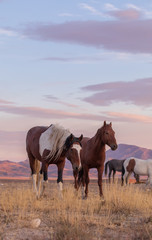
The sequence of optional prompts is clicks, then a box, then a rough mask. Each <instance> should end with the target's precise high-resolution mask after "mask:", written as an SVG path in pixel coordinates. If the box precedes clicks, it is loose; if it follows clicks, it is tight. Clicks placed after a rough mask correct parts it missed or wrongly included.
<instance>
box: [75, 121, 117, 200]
mask: <svg viewBox="0 0 152 240" xmlns="http://www.w3.org/2000/svg"><path fill="white" fill-rule="evenodd" d="M81 143H82V150H81V164H82V170H80V173H79V177H78V184H79V185H80V184H81V183H82V185H83V189H82V190H83V191H82V197H83V198H87V196H88V184H89V169H90V168H97V171H98V186H99V193H100V196H101V197H103V192H102V175H103V170H104V162H105V151H106V149H105V145H106V144H107V145H108V146H109V147H110V148H111V149H112V150H116V149H117V142H116V139H115V132H114V131H113V129H112V123H110V124H106V121H104V124H103V126H102V127H101V128H99V129H98V130H97V132H96V134H95V136H94V137H92V138H86V137H85V138H83V140H82V141H81Z"/></svg>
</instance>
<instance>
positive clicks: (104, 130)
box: [99, 121, 118, 150]
mask: <svg viewBox="0 0 152 240" xmlns="http://www.w3.org/2000/svg"><path fill="white" fill-rule="evenodd" d="M99 130H100V131H101V138H102V142H103V144H107V145H108V146H109V147H110V148H111V150H116V149H117V147H118V145H117V142H116V138H115V132H114V130H113V129H112V123H110V124H107V123H106V121H104V124H103V126H102V127H101V128H100V129H99Z"/></svg>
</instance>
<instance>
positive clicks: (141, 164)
mask: <svg viewBox="0 0 152 240" xmlns="http://www.w3.org/2000/svg"><path fill="white" fill-rule="evenodd" d="M123 165H124V175H123V182H122V184H123V183H125V184H127V183H128V180H129V176H130V175H131V173H134V174H138V175H141V176H148V181H147V183H148V182H149V183H150V185H152V159H147V160H142V159H139V158H134V157H130V158H127V159H126V160H125V161H124V164H123Z"/></svg>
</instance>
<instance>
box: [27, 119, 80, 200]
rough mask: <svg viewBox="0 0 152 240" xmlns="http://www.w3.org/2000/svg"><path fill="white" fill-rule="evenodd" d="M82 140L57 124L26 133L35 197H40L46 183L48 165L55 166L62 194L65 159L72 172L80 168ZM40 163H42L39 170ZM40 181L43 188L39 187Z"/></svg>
mask: <svg viewBox="0 0 152 240" xmlns="http://www.w3.org/2000/svg"><path fill="white" fill-rule="evenodd" d="M82 138H83V135H81V136H80V137H79V138H77V137H75V136H74V135H73V134H72V133H70V132H69V130H67V129H64V128H63V127H61V126H59V125H58V124H52V125H50V126H49V127H44V126H37V127H33V128H31V129H30V130H29V131H28V133H27V137H26V150H27V155H28V158H29V163H30V168H31V173H32V180H33V188H34V191H35V193H36V195H37V197H40V195H41V194H42V192H43V191H44V189H45V186H46V183H47V182H48V166H49V165H50V164H56V165H57V168H58V178H57V183H58V184H59V190H60V193H62V185H63V179H62V174H63V168H64V165H65V158H66V157H67V159H68V160H70V162H71V164H72V167H73V170H74V171H77V170H79V169H80V168H81V161H80V151H81V140H82ZM40 162H41V163H42V166H41V170H40ZM39 170H40V171H39ZM38 173H39V177H38ZM42 179H43V186H42V187H41V185H42Z"/></svg>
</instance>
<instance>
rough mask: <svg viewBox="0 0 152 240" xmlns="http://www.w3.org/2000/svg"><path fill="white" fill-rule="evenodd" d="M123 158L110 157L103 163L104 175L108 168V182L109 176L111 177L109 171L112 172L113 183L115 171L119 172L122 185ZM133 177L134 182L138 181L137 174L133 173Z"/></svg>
mask: <svg viewBox="0 0 152 240" xmlns="http://www.w3.org/2000/svg"><path fill="white" fill-rule="evenodd" d="M124 162H125V159H122V160H119V159H111V160H109V161H108V162H106V164H105V176H106V175H107V170H108V168H109V174H108V178H109V183H110V178H111V173H112V172H113V183H114V178H115V174H116V172H121V182H122V185H123V175H124V166H123V164H124ZM134 177H135V179H136V182H137V183H139V175H138V174H135V173H134Z"/></svg>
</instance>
